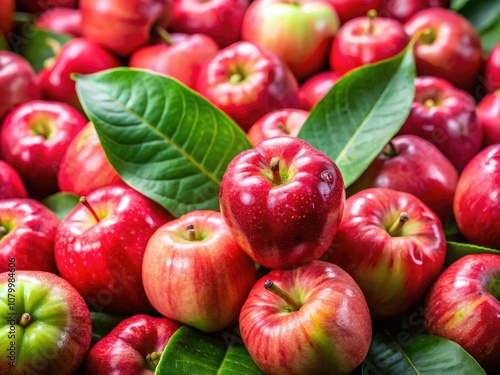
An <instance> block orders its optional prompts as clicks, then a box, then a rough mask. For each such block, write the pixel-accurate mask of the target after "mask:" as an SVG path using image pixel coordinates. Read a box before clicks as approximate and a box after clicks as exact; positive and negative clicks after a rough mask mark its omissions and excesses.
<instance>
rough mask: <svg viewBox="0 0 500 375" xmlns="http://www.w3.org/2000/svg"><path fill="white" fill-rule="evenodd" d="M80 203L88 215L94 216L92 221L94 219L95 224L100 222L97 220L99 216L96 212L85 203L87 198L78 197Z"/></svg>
mask: <svg viewBox="0 0 500 375" xmlns="http://www.w3.org/2000/svg"><path fill="white" fill-rule="evenodd" d="M80 203H81V204H83V205H84V206H85V207H86V208H87V210H89V211H90V213H91V214H92V216H94V219H96V221H97V222H100V221H101V219H99V216H97V214H96V212H95V211H94V209H93V208H92V206H91V205H90V203H89V202H88V201H87V198H85V197H80Z"/></svg>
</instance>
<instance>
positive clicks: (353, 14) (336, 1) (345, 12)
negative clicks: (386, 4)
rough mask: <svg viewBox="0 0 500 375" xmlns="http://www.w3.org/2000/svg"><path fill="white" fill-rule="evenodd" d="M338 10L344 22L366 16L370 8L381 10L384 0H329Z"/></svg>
mask: <svg viewBox="0 0 500 375" xmlns="http://www.w3.org/2000/svg"><path fill="white" fill-rule="evenodd" d="M328 2H329V3H330V4H332V5H333V7H334V8H335V10H336V11H337V13H338V15H339V17H340V21H341V22H342V23H343V24H344V23H346V22H347V21H349V20H351V19H353V18H357V17H362V16H366V13H368V11H369V10H371V9H374V10H376V11H378V10H380V8H381V5H382V0H328Z"/></svg>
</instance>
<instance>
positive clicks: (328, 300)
mask: <svg viewBox="0 0 500 375" xmlns="http://www.w3.org/2000/svg"><path fill="white" fill-rule="evenodd" d="M449 6H450V4H449V3H448V1H446V0H254V1H250V0H80V1H79V2H77V1H76V0H50V1H49V0H38V1H30V0H17V1H14V0H0V35H2V34H3V36H4V39H5V41H6V42H7V44H8V46H9V48H10V49H11V50H10V51H7V50H3V51H2V50H0V124H1V128H0V129H1V133H0V159H1V160H0V272H1V274H0V316H1V317H2V322H1V323H0V327H1V330H0V348H1V349H2V350H1V353H2V354H1V357H0V374H28V373H29V374H49V375H50V374H74V373H85V374H146V373H151V374H152V373H154V372H155V368H156V366H157V365H158V362H159V359H160V357H161V354H162V352H163V351H164V349H165V347H166V346H167V344H168V341H169V339H170V337H171V336H172V335H173V334H175V332H176V331H177V330H178V329H179V327H181V326H183V325H187V326H190V327H193V328H195V329H197V330H200V331H203V332H219V331H220V330H223V329H225V328H227V327H230V326H231V325H234V324H235V323H238V324H239V331H240V332H241V338H242V340H243V343H244V345H245V347H246V349H247V350H248V353H249V354H250V356H251V358H252V359H253V361H254V362H255V363H256V365H257V366H258V367H259V368H260V369H261V370H262V371H263V372H264V373H266V374H349V373H352V372H353V371H359V366H360V365H361V364H362V362H363V361H364V360H365V358H366V356H367V354H368V351H369V348H370V344H371V341H372V334H373V329H372V327H373V323H374V322H376V321H379V320H381V319H394V318H397V317H398V316H400V315H401V314H403V313H405V312H407V311H409V309H411V308H412V307H414V306H416V305H418V304H419V303H424V305H425V312H424V315H425V329H426V332H427V333H429V334H432V335H437V336H440V337H443V338H446V339H449V340H451V341H454V342H456V343H457V344H459V345H460V346H461V347H462V348H463V349H465V350H466V351H467V352H468V353H469V354H470V355H471V356H472V357H473V358H474V359H475V360H476V361H477V362H478V363H479V364H480V365H481V366H482V367H483V368H484V370H485V371H487V372H488V373H491V374H493V373H495V371H496V372H498V370H499V369H500V35H499V36H498V44H496V46H495V47H494V48H493V49H492V50H491V51H490V52H489V53H488V54H487V55H486V54H485V53H484V51H483V46H482V44H481V40H480V37H479V35H478V32H477V31H476V30H475V28H474V27H473V25H472V24H471V23H470V22H469V21H468V20H467V19H466V18H464V17H463V16H461V15H460V14H458V13H456V12H454V11H452V10H450V9H449ZM15 12H17V13H16V14H18V15H19V14H24V15H25V16H26V14H28V15H29V22H24V23H21V22H20V21H19V17H16V19H17V20H18V21H17V23H16V22H14V14H15ZM34 28H36V30H46V31H48V32H50V33H54V34H58V35H66V36H67V37H68V38H69V37H71V38H70V39H69V41H67V42H66V43H64V44H61V43H59V42H58V41H57V40H56V39H54V38H47V39H46V40H45V43H46V45H45V48H46V47H47V46H50V48H51V49H52V51H53V57H51V58H48V59H47V60H45V61H44V62H43V64H42V65H43V66H42V68H41V69H39V70H38V71H36V72H35V70H34V68H33V66H32V65H30V63H29V62H28V61H27V60H26V59H25V58H24V57H23V56H22V55H21V54H20V53H16V52H18V51H20V50H21V47H22V45H23V43H27V41H28V40H29V38H30V33H31V32H32V31H33V30H34ZM410 43H414V44H413V47H412V48H413V54H414V58H415V63H416V69H417V73H418V77H417V78H416V81H415V87H416V90H415V97H414V102H413V105H412V108H411V112H410V114H409V116H408V118H407V119H406V121H405V123H404V124H402V126H401V130H400V131H399V133H398V134H397V135H396V137H395V138H393V140H392V141H391V142H390V143H389V144H388V145H387V146H386V148H384V150H383V152H382V153H380V155H379V156H378V157H377V158H376V159H375V160H373V162H372V163H371V164H370V166H369V167H368V169H366V171H365V172H364V173H363V174H362V176H361V177H360V178H359V179H358V180H357V181H356V182H355V183H353V184H352V185H350V186H348V187H347V189H346V186H345V185H344V180H343V177H342V174H341V172H340V170H339V168H338V167H337V165H336V164H335V163H334V162H333V161H332V160H331V159H330V158H329V157H328V156H326V155H325V154H324V153H323V152H321V151H320V150H317V149H315V148H314V147H313V146H311V145H310V144H309V143H307V142H305V141H304V140H301V139H299V138H297V134H298V133H299V131H300V129H301V127H302V125H303V124H304V123H305V121H306V119H307V118H308V116H309V113H310V111H312V110H314V107H315V105H316V104H317V103H318V102H320V101H321V100H322V98H323V97H324V96H325V95H326V94H327V93H328V92H329V91H330V90H331V89H332V87H334V86H335V84H336V82H338V81H339V80H341V79H342V78H343V76H344V75H346V74H349V72H351V71H353V70H354V69H357V68H359V67H361V66H365V65H367V64H374V63H377V62H380V61H382V60H386V59H389V58H391V57H394V56H396V55H397V54H399V53H400V52H402V51H403V50H404V49H405V48H407V46H408V45H409V44H410ZM127 66H128V67H130V68H137V69H146V70H149V71H153V72H156V73H158V74H161V75H167V76H170V77H173V78H175V79H177V80H178V81H180V82H181V83H182V84H184V85H185V86H187V87H189V88H190V89H192V90H194V91H196V92H197V93H199V94H200V95H201V96H203V97H204V98H206V99H207V100H209V101H210V102H211V103H212V104H213V105H215V106H216V107H218V108H219V109H220V110H222V111H224V112H225V113H226V114H227V115H228V116H230V117H231V118H232V119H233V120H234V122H235V123H236V124H237V125H238V126H239V127H240V128H241V129H242V130H243V131H244V132H245V133H246V134H247V136H248V139H249V141H250V142H251V144H252V145H253V148H252V149H250V150H247V151H244V152H242V153H240V154H239V155H238V156H236V157H235V158H234V159H233V160H232V162H231V163H230V164H229V166H228V168H227V169H226V171H225V174H224V178H223V180H222V184H221V188H220V191H219V199H220V212H217V211H209V210H199V211H192V212H189V213H187V214H185V215H182V216H181V217H174V215H172V213H170V212H168V211H167V210H166V209H165V208H164V207H162V206H160V205H159V204H158V203H157V202H155V201H153V200H151V199H149V198H147V197H146V196H144V195H143V194H141V193H140V192H139V191H136V190H134V189H133V188H131V187H130V186H128V185H127V184H126V183H125V182H124V179H125V178H123V177H124V176H120V175H119V174H118V173H117V172H116V170H115V169H114V168H113V167H112V165H111V164H110V162H109V161H108V158H107V156H106V153H105V151H104V149H103V147H102V146H101V142H100V139H99V136H98V134H97V132H96V129H95V127H94V125H93V124H92V122H89V119H88V117H87V115H86V113H85V111H84V110H83V109H82V104H81V103H80V100H79V97H78V95H77V93H76V89H75V82H74V80H73V79H72V74H73V73H79V74H91V73H96V72H101V71H104V70H107V69H113V68H117V67H127ZM325 136H326V135H325ZM61 193H63V194H66V193H68V194H67V195H66V196H70V197H77V198H79V201H78V202H75V201H73V203H72V204H71V207H70V208H69V210H68V211H69V212H68V213H67V214H65V215H63V216H57V215H56V213H54V212H53V211H51V210H50V209H49V208H48V204H47V202H48V201H49V200H50V199H51V198H52V197H58V196H60V195H61ZM455 222H456V226H457V227H458V230H459V238H460V239H462V240H463V241H465V242H468V243H470V244H473V245H477V246H478V249H480V248H479V246H480V247H481V248H483V247H484V248H488V250H489V251H488V254H484V253H482V254H469V255H466V256H464V257H462V258H460V259H459V260H457V261H456V262H454V263H453V264H452V265H450V266H449V267H447V268H445V267H444V265H445V258H446V252H447V238H446V235H445V229H446V228H447V227H449V226H450V225H453V223H455ZM495 250H498V251H495ZM477 252H478V253H481V252H482V251H477ZM91 312H106V313H110V314H117V315H119V316H122V317H124V320H123V321H122V322H121V323H119V324H118V325H117V326H116V327H114V328H113V329H112V330H111V331H110V332H109V333H108V334H107V335H105V336H104V337H103V338H102V339H100V340H98V341H97V342H96V343H92V344H91V341H92V319H91Z"/></svg>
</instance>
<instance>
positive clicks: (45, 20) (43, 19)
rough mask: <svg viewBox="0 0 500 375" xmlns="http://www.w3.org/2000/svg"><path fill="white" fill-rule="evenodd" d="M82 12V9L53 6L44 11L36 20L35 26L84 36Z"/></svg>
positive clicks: (55, 31) (60, 32)
mask: <svg viewBox="0 0 500 375" xmlns="http://www.w3.org/2000/svg"><path fill="white" fill-rule="evenodd" d="M81 24H82V12H81V10H80V9H72V8H52V9H49V10H46V11H45V12H43V13H42V14H41V15H40V17H38V18H37V19H36V21H35V26H36V27H37V28H39V29H42V30H49V31H52V32H54V33H58V34H68V35H72V36H74V37H80V36H82V26H81Z"/></svg>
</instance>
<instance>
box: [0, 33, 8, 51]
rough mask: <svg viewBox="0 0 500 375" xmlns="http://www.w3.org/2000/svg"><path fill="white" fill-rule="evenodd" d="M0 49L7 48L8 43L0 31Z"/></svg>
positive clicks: (6, 49)
mask: <svg viewBox="0 0 500 375" xmlns="http://www.w3.org/2000/svg"><path fill="white" fill-rule="evenodd" d="M0 50H5V51H8V50H9V44H8V43H7V40H5V37H4V36H3V34H2V33H0Z"/></svg>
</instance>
